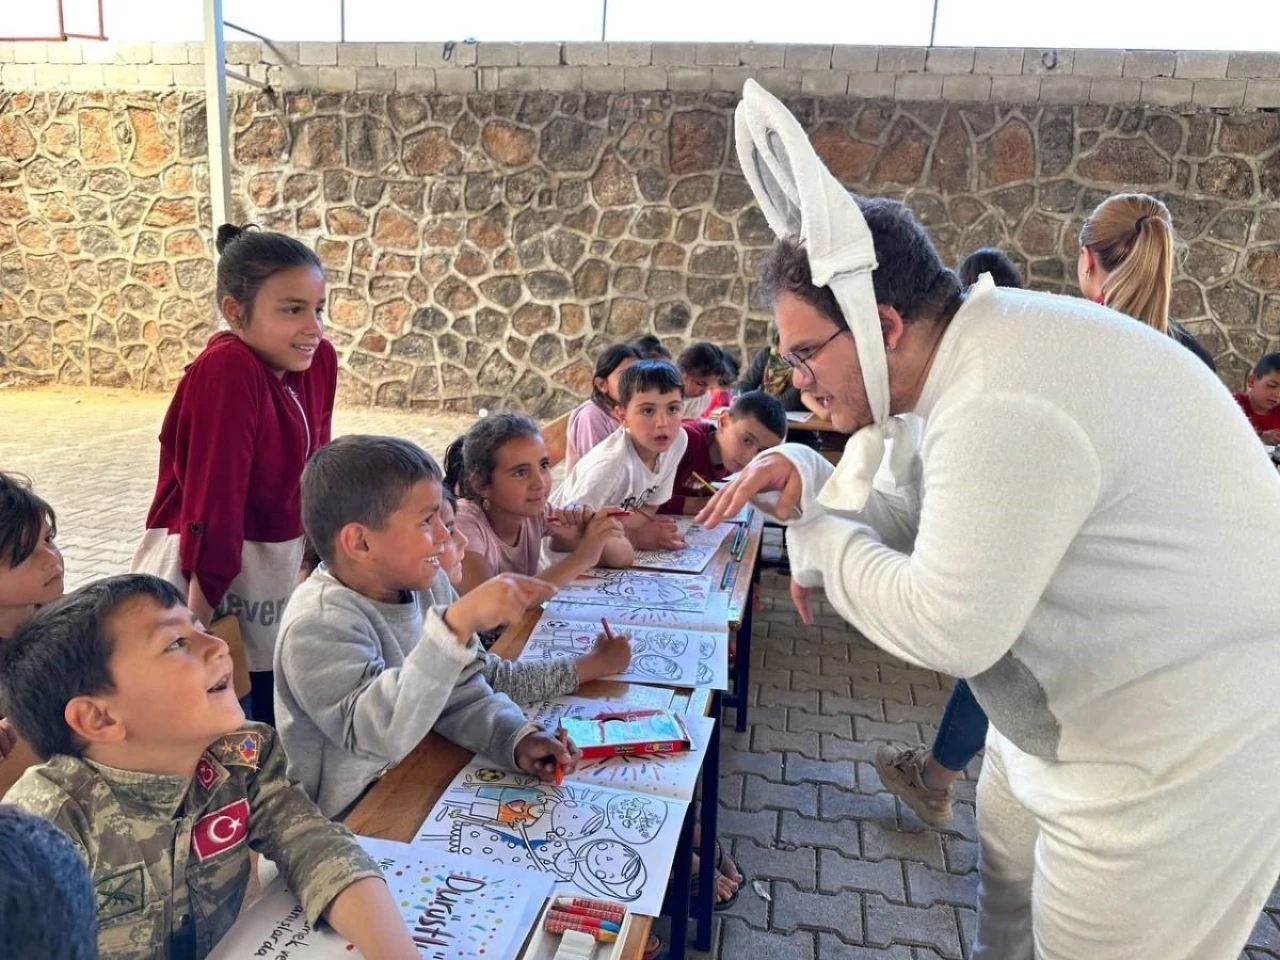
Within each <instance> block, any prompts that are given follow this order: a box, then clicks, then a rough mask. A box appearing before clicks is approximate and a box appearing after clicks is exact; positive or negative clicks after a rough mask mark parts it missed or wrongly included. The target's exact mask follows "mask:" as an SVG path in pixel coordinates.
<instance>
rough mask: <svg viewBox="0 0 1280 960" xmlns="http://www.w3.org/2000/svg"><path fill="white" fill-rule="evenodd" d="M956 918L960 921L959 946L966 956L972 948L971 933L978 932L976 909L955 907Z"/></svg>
mask: <svg viewBox="0 0 1280 960" xmlns="http://www.w3.org/2000/svg"><path fill="white" fill-rule="evenodd" d="M956 919H957V920H959V921H960V948H961V949H962V950H963V951H964V955H965V957H966V958H968V956H969V951H971V950H972V949H973V935H974V934H975V933H977V932H978V911H977V910H970V909H968V908H967V907H956Z"/></svg>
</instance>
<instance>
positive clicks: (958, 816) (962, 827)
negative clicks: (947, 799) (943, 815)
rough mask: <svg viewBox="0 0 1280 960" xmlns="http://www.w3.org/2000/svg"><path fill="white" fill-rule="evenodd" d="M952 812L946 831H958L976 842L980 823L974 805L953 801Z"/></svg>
mask: <svg viewBox="0 0 1280 960" xmlns="http://www.w3.org/2000/svg"><path fill="white" fill-rule="evenodd" d="M951 813H952V817H951V822H950V823H949V824H947V827H946V832H947V833H958V834H960V836H962V837H964V839H966V840H972V841H975V842H976V841H977V839H978V823H977V817H976V811H975V810H974V808H973V805H972V804H968V803H954V802H953V803H952V804H951Z"/></svg>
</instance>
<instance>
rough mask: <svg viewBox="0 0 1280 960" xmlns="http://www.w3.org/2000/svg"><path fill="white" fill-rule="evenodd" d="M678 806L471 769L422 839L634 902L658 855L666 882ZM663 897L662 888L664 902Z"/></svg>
mask: <svg viewBox="0 0 1280 960" xmlns="http://www.w3.org/2000/svg"><path fill="white" fill-rule="evenodd" d="M495 776H496V777H497V780H496V781H495V779H494V777H495ZM673 805H675V806H679V805H678V804H674V802H673V801H670V800H667V799H665V798H663V797H658V796H651V795H637V794H631V793H622V792H619V791H617V790H611V789H608V788H597V787H588V786H581V785H577V784H568V783H566V784H564V785H562V786H559V787H557V786H554V785H552V784H547V783H543V782H541V781H539V780H536V779H534V778H533V777H528V776H524V775H522V774H513V773H503V772H500V771H495V770H489V769H486V768H482V767H481V768H477V767H470V768H468V769H467V770H464V771H463V773H462V774H461V775H460V776H459V778H458V779H457V780H455V781H454V783H453V784H452V785H451V786H450V787H449V789H448V790H446V791H445V794H444V796H443V797H442V798H441V800H440V802H439V804H437V806H436V808H435V809H434V810H433V811H432V812H431V813H430V814H429V815H428V817H427V821H426V823H424V824H423V826H422V829H421V831H420V835H419V837H418V840H419V841H422V842H429V843H433V844H440V843H443V844H445V845H446V846H447V849H448V850H449V851H450V852H451V853H457V854H462V855H464V856H472V857H480V858H483V859H487V860H492V861H494V862H497V863H505V864H509V865H511V866H518V867H522V868H524V869H529V870H537V871H540V872H542V873H546V874H550V875H551V876H552V877H553V878H554V879H555V880H556V881H557V882H558V883H561V884H565V885H567V886H571V887H573V888H574V889H576V890H578V891H580V892H582V893H584V894H586V895H588V896H593V897H603V898H606V899H611V900H620V901H623V902H626V903H634V902H635V901H637V900H639V899H640V898H641V897H642V896H643V895H644V894H645V888H646V884H647V882H648V880H649V876H650V867H649V866H647V862H654V861H652V858H654V857H657V858H659V860H660V861H661V862H660V863H658V865H657V867H656V868H655V869H657V870H658V873H657V874H656V875H657V877H658V881H657V883H658V885H659V887H660V886H661V884H662V883H664V882H665V877H666V870H667V869H668V868H669V866H670V858H671V856H673V855H674V849H675V847H674V844H675V839H676V833H677V832H678V830H679V814H678V813H677V814H676V816H675V817H672V816H671V814H672V808H673ZM650 845H652V849H650ZM644 851H648V853H645V852H644ZM661 895H662V894H661V889H659V890H658V891H657V897H658V904H659V905H660V903H661ZM650 899H652V892H651V893H650ZM646 905H647V904H646ZM637 909H639V908H638V907H637Z"/></svg>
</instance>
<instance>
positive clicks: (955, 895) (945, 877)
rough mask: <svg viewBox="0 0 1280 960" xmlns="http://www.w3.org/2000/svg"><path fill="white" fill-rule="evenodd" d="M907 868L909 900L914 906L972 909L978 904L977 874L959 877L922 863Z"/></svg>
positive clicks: (912, 864) (911, 864)
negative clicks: (949, 905)
mask: <svg viewBox="0 0 1280 960" xmlns="http://www.w3.org/2000/svg"><path fill="white" fill-rule="evenodd" d="M906 866H907V899H908V900H910V902H911V904H912V905H913V906H917V907H927V906H930V905H931V904H934V903H950V904H953V905H955V906H958V907H971V906H973V905H974V904H975V903H976V902H977V897H978V874H977V873H976V872H975V873H967V874H964V875H957V874H954V873H947V872H945V871H942V870H934V869H932V868H930V867H926V866H925V865H924V864H922V863H908V864H907V865H906Z"/></svg>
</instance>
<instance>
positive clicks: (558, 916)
mask: <svg viewBox="0 0 1280 960" xmlns="http://www.w3.org/2000/svg"><path fill="white" fill-rule="evenodd" d="M585 909H586V908H585V907H557V908H554V909H553V910H552V911H551V912H550V913H549V914H547V922H548V923H550V922H552V921H555V922H557V923H569V924H573V925H574V926H581V927H583V928H584V929H588V930H604V931H606V932H607V933H617V932H618V931H619V930H620V929H621V927H620V926H619V925H618V924H617V923H615V922H614V921H612V920H602V919H601V918H599V917H584V916H581V915H579V914H576V913H569V912H568V911H569V910H585Z"/></svg>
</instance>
